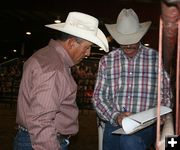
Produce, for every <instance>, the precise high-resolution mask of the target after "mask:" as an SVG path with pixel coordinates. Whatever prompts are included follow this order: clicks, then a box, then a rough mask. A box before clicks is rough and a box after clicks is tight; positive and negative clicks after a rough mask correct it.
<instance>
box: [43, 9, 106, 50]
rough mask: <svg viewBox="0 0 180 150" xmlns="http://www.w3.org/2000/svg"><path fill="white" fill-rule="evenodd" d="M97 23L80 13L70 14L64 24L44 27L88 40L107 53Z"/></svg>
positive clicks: (104, 40)
mask: <svg viewBox="0 0 180 150" xmlns="http://www.w3.org/2000/svg"><path fill="white" fill-rule="evenodd" d="M98 23H99V21H98V20H97V19H96V18H95V17H93V16H90V15H87V14H84V13H80V12H70V13H69V14H68V17H67V19H66V21H65V22H64V23H59V24H49V25H45V26H46V27H49V28H51V29H55V30H59V31H62V32H65V33H68V34H71V35H74V36H77V37H80V38H82V39H85V40H88V41H90V42H92V43H94V44H96V45H98V46H99V47H101V48H102V49H103V50H104V51H106V52H108V51H109V46H108V41H107V39H106V36H105V35H104V33H103V32H102V31H101V30H100V29H99V28H98Z"/></svg>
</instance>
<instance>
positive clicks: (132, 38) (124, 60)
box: [93, 9, 172, 150]
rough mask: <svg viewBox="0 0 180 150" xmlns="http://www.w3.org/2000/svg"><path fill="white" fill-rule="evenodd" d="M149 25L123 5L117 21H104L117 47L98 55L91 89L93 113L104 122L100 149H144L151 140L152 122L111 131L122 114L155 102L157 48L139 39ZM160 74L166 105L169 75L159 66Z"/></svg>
mask: <svg viewBox="0 0 180 150" xmlns="http://www.w3.org/2000/svg"><path fill="white" fill-rule="evenodd" d="M150 25H151V22H150V21H147V22H144V23H139V19H138V16H137V15H136V13H135V12H134V11H133V10H132V9H123V10H122V11H121V12H120V14H119V16H118V19H117V24H111V25H110V24H106V28H107V30H108V31H109V32H110V34H111V36H112V37H113V38H114V39H115V41H116V42H117V43H119V44H120V47H119V48H117V49H114V50H112V51H111V52H110V53H109V54H108V55H105V56H103V57H102V58H101V60H100V62H99V69H98V76H97V81H96V84H95V89H94V93H93V103H94V106H95V109H96V111H97V114H98V115H99V117H100V118H101V119H103V120H104V122H105V130H104V134H103V150H146V149H147V148H149V147H150V145H151V144H152V143H154V142H155V135H156V126H155V124H154V125H152V126H149V127H147V128H145V129H143V130H141V131H139V132H136V133H134V134H131V135H113V134H112V131H114V130H116V129H118V128H119V127H120V126H121V122H122V119H123V118H124V117H126V116H128V115H131V114H132V113H137V112H141V111H145V110H148V109H150V108H153V107H155V106H156V105H157V96H158V52H157V51H156V50H154V49H152V48H149V47H145V46H144V45H142V44H141V42H140V40H141V38H142V37H143V36H144V35H145V33H146V32H147V30H148V29H149V27H150ZM161 75H162V81H161V83H162V84H161V105H164V106H168V107H170V105H171V104H170V101H171V97H172V94H171V90H170V80H169V76H168V74H167V72H166V71H165V70H164V69H163V68H162V72H161Z"/></svg>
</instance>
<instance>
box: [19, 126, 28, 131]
mask: <svg viewBox="0 0 180 150" xmlns="http://www.w3.org/2000/svg"><path fill="white" fill-rule="evenodd" d="M18 129H19V130H21V131H24V132H28V130H27V129H26V128H24V127H23V126H21V125H19V126H18Z"/></svg>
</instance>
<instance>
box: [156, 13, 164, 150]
mask: <svg viewBox="0 0 180 150" xmlns="http://www.w3.org/2000/svg"><path fill="white" fill-rule="evenodd" d="M162 29H163V27H162V18H161V16H160V22H159V53H158V54H159V59H158V100H157V129H156V150H159V144H160V104H161V65H162Z"/></svg>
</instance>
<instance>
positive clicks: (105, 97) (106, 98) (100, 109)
mask: <svg viewBox="0 0 180 150" xmlns="http://www.w3.org/2000/svg"><path fill="white" fill-rule="evenodd" d="M106 70H107V61H106V58H105V57H103V58H102V59H101V60H100V62H99V67H98V74H97V79H96V84H95V87H94V93H93V104H94V107H95V109H96V111H97V114H98V115H99V117H100V118H101V119H103V120H106V121H110V122H111V123H112V124H114V125H117V124H116V118H117V116H118V115H119V114H120V112H118V111H117V110H115V107H113V99H112V97H111V92H110V89H109V88H110V86H109V82H110V81H109V80H108V77H107V71H106Z"/></svg>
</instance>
